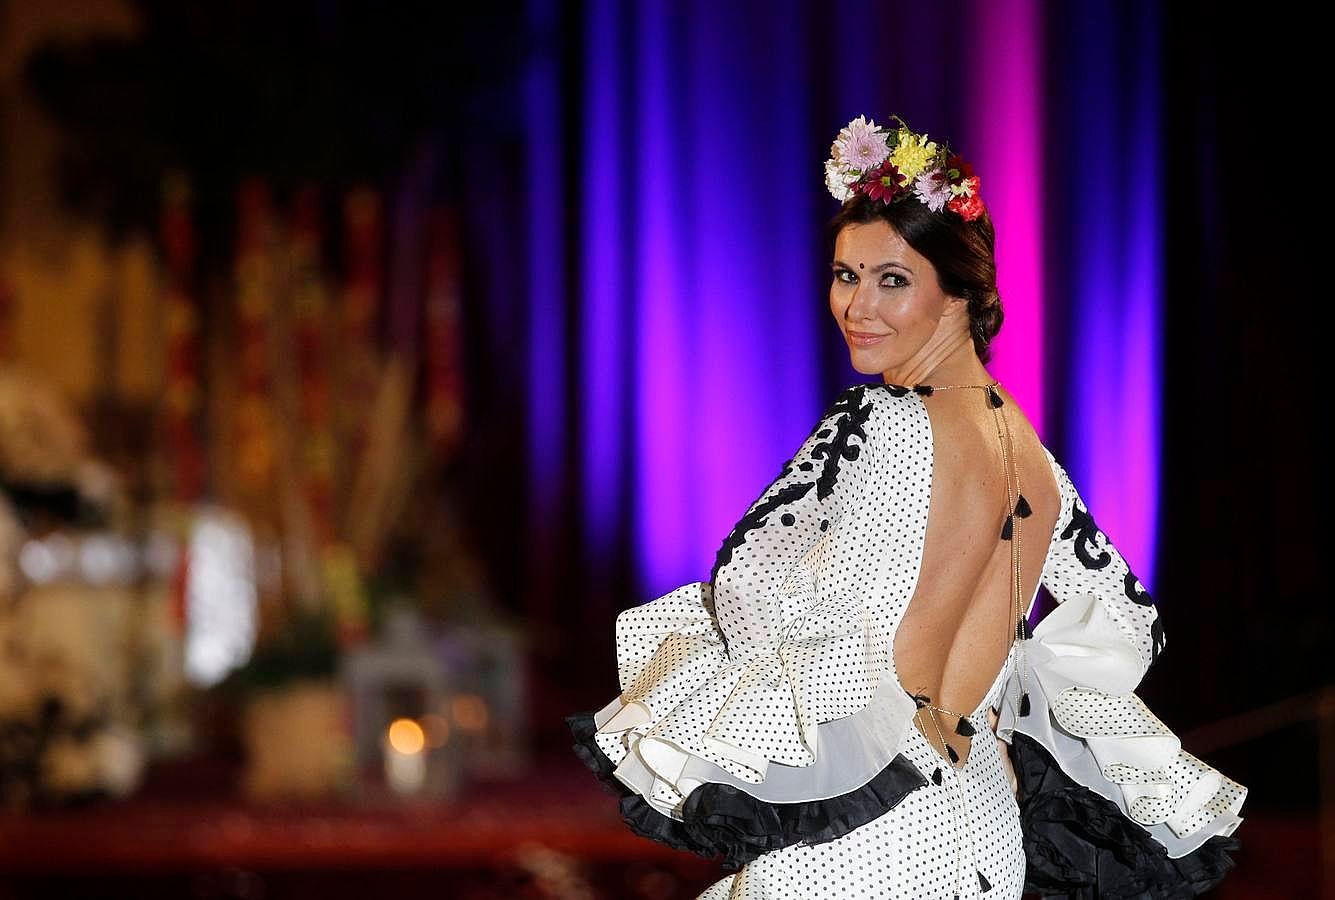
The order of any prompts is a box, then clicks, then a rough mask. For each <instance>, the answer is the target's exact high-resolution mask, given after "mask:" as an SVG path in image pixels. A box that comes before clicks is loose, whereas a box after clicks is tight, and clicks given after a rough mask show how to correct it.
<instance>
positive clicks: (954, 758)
mask: <svg viewBox="0 0 1335 900" xmlns="http://www.w3.org/2000/svg"><path fill="white" fill-rule="evenodd" d="M946 754H947V755H948V756H949V757H950V761H951V762H959V761H960V755H959V753H958V752H956V750H955V748H954V747H952V746H950V745H949V744H946Z"/></svg>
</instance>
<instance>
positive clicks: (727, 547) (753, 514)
mask: <svg viewBox="0 0 1335 900" xmlns="http://www.w3.org/2000/svg"><path fill="white" fill-rule="evenodd" d="M814 484H815V482H813V481H802V482H798V483H796V484H786V485H784V486H783V487H781V488H779V490H778V493H776V494H775V495H774V496H773V497H770V498H769V499H768V500H766V501H764V502H763V503H760V504H757V505H756V507H755V508H754V509H752V510H751V511H750V512H748V513H747V514H746V515H744V516H742V518H741V519H740V520H738V522H737V524H736V525H734V526H733V527H732V532H731V533H730V534H729V535H728V536H727V538H726V539H724V541H723V546H722V547H719V551H718V555H717V558H716V559H715V560H714V572H715V576H714V577H717V573H718V570H719V569H721V568H723V567H724V566H726V565H727V564H728V563H730V562H732V551H733V550H735V549H736V548H738V547H740V546H742V544H745V543H746V535H747V533H748V532H751V531H754V530H756V529H757V528H763V527H764V526H765V523H766V521H767V520H768V517H769V514H770V513H772V512H774V511H775V510H776V509H778V508H779V507H781V506H786V505H787V504H789V503H792V502H794V501H795V500H800V499H802V497H804V496H806V494H807V492H808V491H810V490H811V488H812V486H813V485H814Z"/></svg>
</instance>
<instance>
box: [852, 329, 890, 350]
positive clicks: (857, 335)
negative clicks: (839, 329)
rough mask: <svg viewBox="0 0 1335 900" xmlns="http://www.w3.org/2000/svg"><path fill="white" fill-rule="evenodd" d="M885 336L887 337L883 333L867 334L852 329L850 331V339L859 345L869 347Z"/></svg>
mask: <svg viewBox="0 0 1335 900" xmlns="http://www.w3.org/2000/svg"><path fill="white" fill-rule="evenodd" d="M883 337H885V335H883V334H865V333H863V332H860V331H850V332H849V333H848V339H849V341H851V342H852V343H854V344H857V345H858V346H859V347H869V346H871V345H872V344H875V343H876V342H877V341H879V340H881V338H883Z"/></svg>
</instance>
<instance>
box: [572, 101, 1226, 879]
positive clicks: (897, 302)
mask: <svg viewBox="0 0 1335 900" xmlns="http://www.w3.org/2000/svg"><path fill="white" fill-rule="evenodd" d="M826 184H827V187H828V188H829V190H830V192H831V193H832V194H833V195H834V196H835V198H836V199H838V200H841V201H842V202H843V207H842V209H841V211H840V212H839V214H838V215H837V216H836V217H835V219H834V220H833V222H832V223H831V226H832V227H831V231H832V234H833V237H834V241H833V251H834V252H833V260H832V280H831V286H830V312H831V313H832V314H833V316H834V319H835V322H836V323H837V325H838V327H839V329H840V331H841V333H842V334H843V335H844V338H845V340H846V341H847V343H848V346H849V353H850V356H851V359H852V363H853V366H854V368H856V369H857V370H858V371H859V372H863V373H866V374H869V375H870V374H875V375H878V376H880V378H879V380H878V381H876V382H873V383H870V384H857V385H854V386H852V387H850V388H848V389H847V390H845V391H843V392H842V393H841V394H840V395H839V397H838V398H837V399H836V400H835V402H834V403H833V404H832V405H831V406H830V407H829V408H828V409H827V410H826V412H825V413H824V415H822V416H821V418H820V420H819V421H818V422H817V423H816V426H815V427H814V428H813V429H812V431H811V433H810V435H809V436H808V437H807V439H806V441H805V442H804V443H803V444H802V446H801V448H800V449H799V450H798V451H797V453H796V454H795V455H794V456H793V458H792V459H791V460H789V462H788V463H787V464H786V465H785V466H784V468H783V471H782V472H780V473H779V476H778V477H777V478H776V479H775V480H774V482H773V483H772V484H770V486H769V487H767V488H766V489H765V491H764V492H763V493H762V494H761V496H760V497H759V499H757V500H756V501H755V503H753V504H752V505H751V507H750V508H749V509H748V510H747V513H746V515H745V516H743V517H742V519H741V520H740V521H739V522H738V523H737V525H736V526H735V527H734V528H733V530H732V532H731V533H730V534H729V535H728V537H727V538H726V539H725V540H724V542H723V545H722V547H721V548H720V550H719V553H718V556H717V559H716V560H715V564H714V567H713V571H712V572H711V577H710V580H709V581H708V582H694V583H692V584H688V585H684V586H682V587H680V588H678V589H676V590H675V591H672V592H671V593H669V594H666V595H664V596H663V597H660V598H658V599H657V600H655V601H653V602H652V603H648V604H645V605H643V606H640V607H637V608H633V609H629V610H625V611H624V612H622V613H621V614H620V615H619V616H618V617H617V622H616V642H617V655H618V666H619V676H620V683H621V687H622V692H621V694H620V695H619V696H618V697H617V698H615V699H614V700H612V702H611V703H609V704H608V705H607V706H605V707H604V708H603V709H601V710H599V711H598V712H596V713H592V714H580V715H575V716H570V717H569V718H568V719H567V721H568V723H569V724H570V726H571V729H572V731H573V733H574V734H575V736H576V739H577V743H576V745H575V750H576V752H577V753H579V754H580V756H581V757H582V758H583V759H584V760H585V762H586V763H587V764H588V765H589V766H590V768H591V769H593V771H594V772H595V773H597V774H598V775H599V777H600V778H601V779H602V780H603V781H604V782H605V783H606V784H607V785H608V786H609V787H611V788H612V789H613V790H614V791H616V792H617V793H618V794H620V795H621V796H622V800H621V811H622V816H623V818H624V819H625V821H626V822H627V824H629V825H630V826H631V828H632V829H634V830H635V831H636V832H638V833H640V834H643V835H645V836H647V837H651V838H654V839H656V840H660V841H663V842H665V843H667V844H669V845H671V846H674V847H678V848H681V849H686V850H691V851H693V852H696V853H700V854H702V855H707V856H714V855H717V854H721V855H722V857H723V863H724V865H725V866H726V867H727V868H729V869H733V870H736V871H734V872H733V874H730V875H728V876H727V877H725V878H723V879H722V880H720V881H718V882H717V883H716V884H714V885H713V886H712V887H710V888H709V889H708V890H707V891H705V893H704V894H703V895H701V896H702V897H703V898H707V900H723V898H731V900H740V898H818V897H820V898H824V897H829V898H835V897H849V898H852V897H858V898H864V897H904V898H934V897H945V898H950V897H974V896H987V897H989V898H1012V897H1019V896H1020V895H1021V893H1022V892H1023V891H1024V890H1025V889H1028V890H1032V891H1038V892H1040V893H1043V894H1066V895H1069V896H1078V897H1114V896H1115V897H1140V896H1154V897H1175V896H1192V895H1194V894H1196V893H1199V892H1201V891H1203V890H1205V889H1206V888H1207V887H1209V886H1210V885H1212V884H1214V883H1215V882H1217V881H1218V880H1219V879H1220V878H1222V877H1223V875H1224V874H1225V873H1226V872H1227V871H1228V869H1229V868H1230V867H1231V866H1232V860H1231V859H1230V858H1229V856H1228V851H1231V850H1235V849H1236V847H1237V839H1236V838H1232V837H1230V835H1231V834H1232V832H1233V830H1234V829H1235V828H1236V827H1237V825H1238V823H1239V822H1240V821H1241V819H1240V818H1239V817H1238V815H1237V813H1238V812H1239V810H1240V808H1241V805H1242V802H1243V800H1244V799H1245V797H1246V788H1245V787H1243V786H1242V785H1240V784H1238V783H1237V782H1234V781H1232V780H1231V779H1228V778H1226V777H1225V776H1223V775H1222V774H1220V773H1219V772H1218V771H1216V770H1215V769H1213V768H1211V767H1210V766H1208V765H1206V764H1204V763H1203V762H1201V761H1200V760H1198V759H1196V758H1195V757H1194V756H1191V755H1190V754H1189V753H1187V752H1186V751H1184V750H1182V749H1181V744H1180V741H1178V739H1177V738H1176V736H1175V735H1173V733H1172V732H1171V731H1170V730H1169V729H1168V728H1167V727H1165V726H1164V725H1163V723H1162V722H1160V721H1159V720H1158V719H1157V718H1155V717H1154V715H1153V714H1152V713H1151V712H1150V711H1149V710H1148V709H1147V708H1146V707H1145V705H1144V704H1143V703H1142V702H1141V701H1140V699H1139V698H1138V697H1137V696H1136V695H1135V693H1134V688H1135V687H1136V686H1137V685H1138V684H1139V683H1140V680H1141V678H1142V677H1143V676H1144V674H1145V672H1146V670H1147V669H1148V668H1149V666H1150V665H1151V664H1152V663H1153V662H1154V661H1155V659H1156V658H1157V656H1158V654H1159V652H1160V651H1161V650H1162V649H1163V647H1164V645H1165V642H1164V634H1163V628H1162V623H1161V621H1160V618H1159V613H1158V610H1157V608H1156V607H1155V606H1154V604H1153V601H1152V600H1151V599H1150V596H1149V594H1148V593H1147V592H1146V591H1145V589H1144V587H1143V586H1142V585H1141V584H1140V582H1139V581H1138V580H1137V579H1136V578H1135V576H1134V575H1133V574H1132V573H1131V571H1130V569H1129V568H1128V567H1127V564H1126V561H1125V560H1124V559H1123V558H1122V556H1121V554H1120V553H1118V552H1117V550H1116V548H1115V547H1114V546H1113V545H1112V544H1111V542H1109V540H1108V537H1107V535H1106V534H1104V533H1103V532H1102V531H1100V530H1099V529H1098V528H1097V526H1096V525H1095V523H1094V520H1093V518H1092V516H1091V515H1090V512H1089V510H1088V508H1087V507H1086V506H1085V504H1084V502H1083V500H1082V499H1081V497H1080V495H1079V493H1078V492H1077V491H1076V489H1075V487H1074V485H1073V484H1072V482H1071V479H1070V477H1069V476H1068V475H1067V473H1066V471H1065V470H1064V469H1063V468H1062V466H1061V465H1060V464H1059V463H1058V462H1057V460H1056V458H1055V457H1053V456H1052V454H1051V453H1049V452H1048V450H1047V449H1046V448H1045V447H1044V446H1043V444H1042V443H1041V442H1040V441H1039V439H1038V436H1037V435H1036V434H1035V432H1034V429H1033V427H1032V426H1031V425H1030V424H1029V422H1028V420H1027V419H1026V418H1025V416H1024V415H1023V413H1021V412H1020V410H1019V407H1018V405H1017V404H1016V403H1015V401H1014V399H1013V398H1012V397H1011V395H1010V393H1009V392H1008V391H1006V390H1005V388H1004V387H1003V386H1001V385H1000V384H998V383H997V382H996V381H995V380H994V379H992V378H991V376H990V375H989V374H988V372H987V370H986V368H985V367H984V363H985V362H986V361H987V360H988V344H989V342H990V341H991V340H992V338H993V337H994V336H995V335H996V333H997V331H998V329H999V328H1000V326H1001V321H1002V313H1001V307H1000V301H999V298H998V296H997V290H996V263H995V260H994V258H993V229H992V223H991V220H990V217H989V216H988V214H987V211H986V209H985V207H984V205H983V202H982V198H981V195H980V193H979V179H978V177H977V176H976V175H975V174H974V173H973V172H972V170H971V168H970V167H969V165H968V164H967V163H966V162H964V160H962V159H961V158H960V157H958V156H957V155H955V154H953V153H951V152H950V150H949V149H948V148H947V147H945V146H944V145H938V144H937V143H936V142H933V141H929V140H928V139H927V136H926V135H920V134H916V133H914V132H912V131H911V130H909V129H908V127H907V126H906V125H905V124H904V123H903V121H902V120H899V119H895V124H894V125H893V126H892V127H889V128H880V127H878V126H876V124H875V123H874V122H869V121H867V120H866V119H865V118H859V119H855V120H854V121H853V122H851V123H849V126H848V127H847V128H845V129H844V130H843V131H841V132H840V134H839V137H838V138H837V139H836V141H835V142H834V145H833V147H832V154H831V158H830V160H829V161H827V163H826ZM1040 583H1042V584H1043V585H1045V586H1046V587H1047V588H1048V590H1049V591H1050V592H1051V593H1052V595H1053V596H1054V597H1055V598H1056V599H1057V601H1058V607H1057V609H1055V610H1054V611H1053V612H1052V613H1051V614H1049V615H1048V616H1047V618H1045V620H1044V621H1043V622H1042V623H1040V624H1039V625H1038V626H1037V627H1036V628H1035V629H1034V630H1033V632H1032V633H1031V632H1030V628H1029V624H1028V614H1029V612H1030V610H1031V609H1032V605H1033V601H1034V598H1035V596H1036V594H1037V590H1038V586H1039V584H1040Z"/></svg>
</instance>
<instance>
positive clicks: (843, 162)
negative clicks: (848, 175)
mask: <svg viewBox="0 0 1335 900" xmlns="http://www.w3.org/2000/svg"><path fill="white" fill-rule="evenodd" d="M830 154H831V156H832V157H833V158H834V161H835V162H836V163H837V164H838V165H839V166H841V167H843V168H845V169H857V170H859V171H862V172H865V171H867V170H868V169H873V168H875V167H876V166H878V165H880V164H881V163H882V162H883V161H884V160H885V158H886V157H887V156H889V155H890V143H889V138H888V137H887V136H886V135H884V134H882V133H880V132H879V131H878V130H877V128H876V123H875V122H872V121H869V120H868V119H867V117H866V116H858V117H857V118H856V119H854V120H853V121H851V122H849V123H848V127H847V128H844V129H843V130H842V131H840V132H839V137H838V138H836V139H835V142H834V144H833V146H831V147H830Z"/></svg>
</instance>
